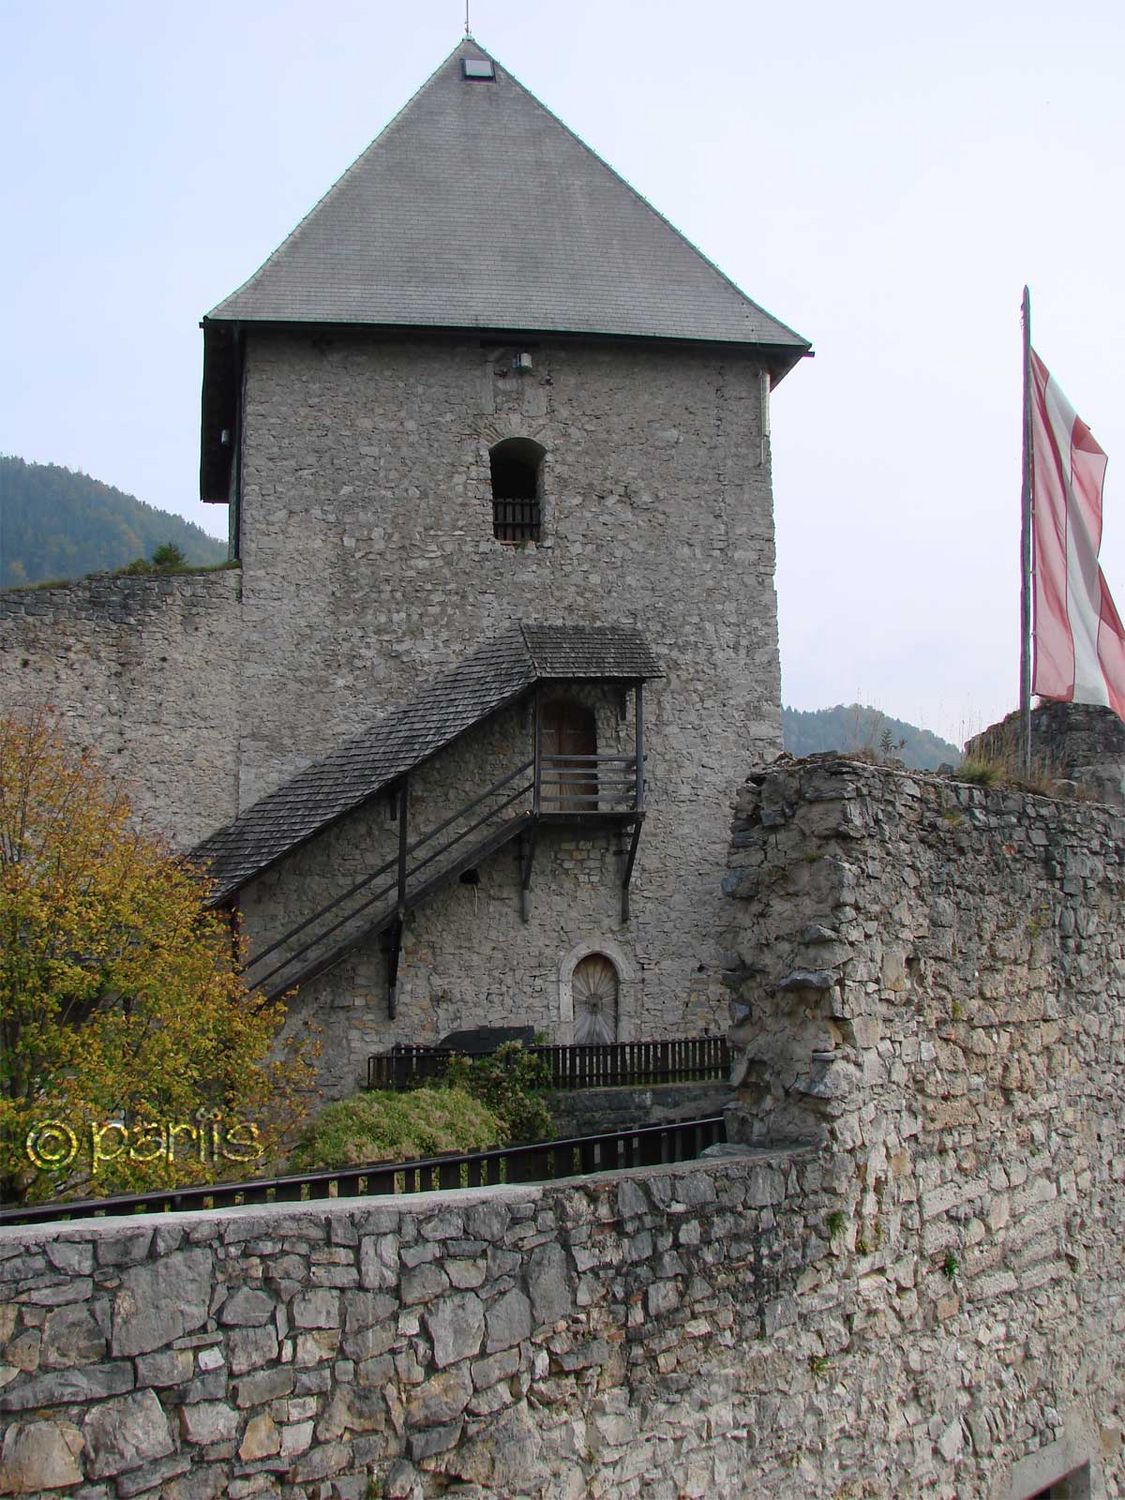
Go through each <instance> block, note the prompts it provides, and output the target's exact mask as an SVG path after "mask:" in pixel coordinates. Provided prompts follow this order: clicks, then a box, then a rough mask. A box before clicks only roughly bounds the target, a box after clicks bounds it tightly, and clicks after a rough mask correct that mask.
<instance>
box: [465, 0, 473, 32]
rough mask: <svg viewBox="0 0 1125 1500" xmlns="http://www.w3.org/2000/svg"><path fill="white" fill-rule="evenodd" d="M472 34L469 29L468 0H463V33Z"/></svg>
mask: <svg viewBox="0 0 1125 1500" xmlns="http://www.w3.org/2000/svg"><path fill="white" fill-rule="evenodd" d="M472 34H473V33H472V31H471V30H470V29H469V0H465V35H466V36H472Z"/></svg>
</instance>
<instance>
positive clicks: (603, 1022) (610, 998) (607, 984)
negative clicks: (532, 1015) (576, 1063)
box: [570, 953, 617, 1047]
mask: <svg viewBox="0 0 1125 1500" xmlns="http://www.w3.org/2000/svg"><path fill="white" fill-rule="evenodd" d="M570 992H571V995H572V997H573V1000H574V1040H575V1043H576V1045H578V1046H586V1047H590V1046H605V1045H606V1043H608V1042H615V1041H616V1040H617V970H616V969H615V968H614V966H613V964H612V963H611V962H610V960H609V959H608V958H606V956H605V954H604V953H590V954H588V955H587V956H586V957H585V958H584V959H583V960H582V961H581V963H579V964H578V966H577V967H576V969H575V970H574V977H573V978H572V979H571V982H570Z"/></svg>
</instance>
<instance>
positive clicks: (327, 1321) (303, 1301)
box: [289, 1288, 340, 1328]
mask: <svg viewBox="0 0 1125 1500" xmlns="http://www.w3.org/2000/svg"><path fill="white" fill-rule="evenodd" d="M289 1316H290V1318H291V1319H292V1322H293V1326H294V1327H295V1328H339V1326H340V1294H339V1292H337V1291H331V1290H329V1289H328V1288H320V1289H318V1290H316V1291H310V1292H299V1293H298V1294H297V1296H296V1297H294V1298H293V1301H292V1303H291V1304H290V1308H289Z"/></svg>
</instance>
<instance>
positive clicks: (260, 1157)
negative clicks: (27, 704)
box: [0, 712, 311, 1201]
mask: <svg viewBox="0 0 1125 1500" xmlns="http://www.w3.org/2000/svg"><path fill="white" fill-rule="evenodd" d="M207 894H208V890H207V887H206V885H205V883H204V882H202V881H201V880H200V879H199V878H198V874H197V872H195V871H194V870H193V869H192V868H191V867H190V866H188V865H187V864H185V863H184V862H183V861H181V860H179V859H176V858H175V857H173V856H172V854H171V853H169V851H168V850H167V849H165V848H164V847H162V846H161V845H159V844H157V843H155V842H153V841H152V840H150V839H147V838H145V837H144V836H143V835H142V834H140V833H138V832H137V831H136V830H135V829H134V828H133V827H132V826H131V824H130V819H129V808H128V805H127V803H126V802H125V801H124V800H123V799H122V798H121V797H120V796H118V795H116V794H115V793H114V791H113V788H112V787H111V786H110V784H109V783H108V782H107V781H106V779H105V777H104V776H103V775H102V774H101V773H100V772H99V771H98V770H97V768H96V766H95V765H94V764H93V762H92V761H91V760H90V758H89V757H88V756H86V755H84V754H81V755H80V754H79V753H78V752H77V751H76V750H72V749H70V748H68V747H67V745H66V744H65V743H64V742H63V740H62V737H61V734H60V732H59V730H58V727H57V725H56V723H55V721H54V720H53V719H52V718H51V717H50V716H49V715H48V714H46V713H45V712H40V713H36V714H33V715H31V716H30V717H29V718H27V719H23V718H20V719H17V718H11V719H0V1200H4V1201H7V1200H11V1201H21V1200H23V1199H28V1200H30V1201H42V1200H44V1199H49V1198H58V1197H64V1196H65V1197H74V1196H75V1195H78V1196H86V1195H91V1196H97V1195H104V1194H107V1193H113V1192H122V1193H125V1192H137V1191H141V1190H144V1189H149V1188H158V1187H165V1186H171V1185H178V1184H181V1183H191V1182H208V1181H214V1180H215V1178H216V1177H217V1176H227V1177H230V1176H232V1175H234V1176H238V1177H245V1176H248V1175H250V1172H252V1171H254V1170H258V1171H260V1170H261V1168H262V1166H263V1164H264V1163H265V1162H266V1161H267V1160H268V1158H269V1157H270V1156H271V1155H272V1154H273V1153H274V1152H275V1151H277V1150H279V1149H281V1145H282V1141H283V1139H286V1138H287V1137H288V1132H289V1127H290V1124H291V1123H292V1124H296V1123H299V1119H300V1116H301V1115H302V1114H303V1106H302V1102H301V1096H302V1094H303V1093H304V1091H305V1090H306V1089H307V1088H308V1086H309V1083H310V1082H311V1074H310V1069H309V1067H308V1061H309V1059H308V1058H307V1056H306V1057H304V1058H302V1057H301V1056H299V1055H295V1052H294V1050H293V1049H290V1048H289V1047H287V1046H285V1045H284V1044H283V1047H282V1052H281V1055H280V1056H279V1055H277V1054H276V1053H275V1055H274V1060H273V1061H270V1054H271V1051H272V1050H273V1049H274V1047H275V1043H276V1042H277V1039H278V1036H279V1033H280V1030H281V1027H282V1023H283V1021H284V1018H285V1010H284V1007H283V1006H282V1005H280V1004H275V1005H263V1004H262V1003H261V1002H260V997H255V996H253V995H252V994H250V993H248V991H247V988H246V985H245V983H244V982H243V980H242V977H241V975H240V973H239V971H238V958H237V955H236V952H235V949H234V947H233V945H232V942H231V932H230V928H229V926H228V925H227V924H226V922H225V921H224V920H223V918H222V917H220V916H219V915H218V914H217V913H215V912H213V911H210V910H207V909H205V906H204V902H205V900H206V897H207ZM295 1046H296V1052H297V1053H299V1052H301V1051H303V1050H305V1049H304V1048H303V1047H302V1046H300V1045H298V1044H295ZM205 1120H206V1121H207V1122H209V1124H205ZM220 1122H222V1123H224V1124H225V1125H236V1124H237V1125H238V1132H239V1136H240V1137H241V1139H239V1140H237V1141H234V1142H233V1143H232V1144H233V1146H234V1147H235V1148H236V1149H234V1150H233V1151H232V1152H229V1153H228V1152H227V1151H226V1150H225V1149H224V1150H223V1151H220V1150H219V1147H218V1145H217V1144H216V1135H217V1131H218V1126H219V1124H220ZM173 1127H174V1128H173ZM211 1127H214V1129H212V1128H211ZM177 1144H178V1146H179V1148H180V1149H179V1150H177V1149H176V1147H177ZM195 1148H197V1149H195ZM247 1163H250V1164H251V1165H250V1166H248V1165H247Z"/></svg>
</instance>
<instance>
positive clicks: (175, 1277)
mask: <svg viewBox="0 0 1125 1500" xmlns="http://www.w3.org/2000/svg"><path fill="white" fill-rule="evenodd" d="M211 1269H212V1258H211V1252H210V1251H209V1250H202V1249H201V1250H185V1251H176V1252H174V1253H173V1254H171V1255H167V1256H165V1257H164V1259H163V1260H158V1261H153V1262H151V1263H146V1264H143V1265H136V1266H129V1267H128V1268H127V1269H126V1270H125V1271H123V1272H122V1274H121V1285H120V1287H119V1288H118V1290H117V1295H116V1297H115V1298H114V1305H113V1337H112V1343H111V1348H112V1352H113V1354H114V1356H115V1357H120V1356H122V1355H125V1356H128V1355H134V1354H148V1353H149V1352H150V1351H151V1350H153V1349H159V1348H160V1347H161V1346H163V1345H165V1344H170V1343H171V1342H172V1340H173V1339H177V1338H179V1337H181V1335H183V1334H185V1333H191V1332H193V1331H194V1330H195V1329H197V1328H200V1327H202V1325H203V1324H204V1323H206V1321H207V1314H208V1310H209V1308H210V1303H211Z"/></svg>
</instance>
